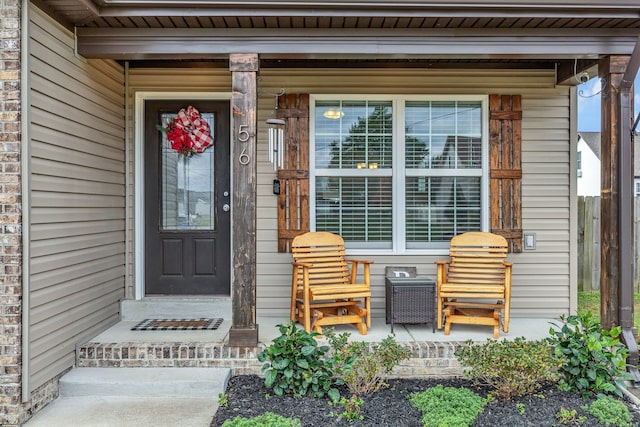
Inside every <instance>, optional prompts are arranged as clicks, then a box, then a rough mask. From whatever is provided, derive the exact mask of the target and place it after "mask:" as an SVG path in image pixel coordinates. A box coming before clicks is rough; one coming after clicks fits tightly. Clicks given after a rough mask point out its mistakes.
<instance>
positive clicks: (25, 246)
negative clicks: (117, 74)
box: [20, 0, 31, 402]
mask: <svg viewBox="0 0 640 427" xmlns="http://www.w3.org/2000/svg"><path fill="white" fill-rule="evenodd" d="M29 3H30V2H29V0H22V2H21V10H20V12H21V13H20V15H21V16H20V27H21V28H20V134H21V135H20V176H21V180H20V181H21V182H20V198H21V213H22V227H21V229H22V319H21V322H22V355H21V356H22V372H21V376H20V383H21V384H20V386H21V389H22V402H28V401H29V400H30V399H31V390H30V384H29V378H30V376H31V369H30V364H31V355H30V352H29V341H30V336H29V332H30V330H29V317H30V316H29V295H30V293H31V287H30V284H29V279H30V276H31V269H30V265H31V246H30V240H31V228H30V224H31V199H30V194H31V175H30V171H31V167H30V164H31V138H30V136H29V122H30V116H29V106H30V105H31V101H30V97H29Z"/></svg>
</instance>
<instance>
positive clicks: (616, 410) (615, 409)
mask: <svg viewBox="0 0 640 427" xmlns="http://www.w3.org/2000/svg"><path fill="white" fill-rule="evenodd" d="M585 409H586V411H587V412H589V413H590V414H591V415H593V416H594V417H596V418H597V419H598V421H600V422H601V423H602V424H604V425H606V426H618V427H629V426H631V419H632V416H631V413H630V412H629V408H627V405H625V404H624V403H622V402H620V401H619V400H616V399H614V398H612V397H610V396H605V397H601V398H598V399H596V401H595V402H593V403H592V404H591V405H589V406H588V407H587V408H585Z"/></svg>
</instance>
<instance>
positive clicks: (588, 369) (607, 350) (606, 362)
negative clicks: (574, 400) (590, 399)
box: [549, 311, 630, 397]
mask: <svg viewBox="0 0 640 427" xmlns="http://www.w3.org/2000/svg"><path fill="white" fill-rule="evenodd" d="M560 319H561V320H562V323H563V324H562V326H561V327H559V329H555V328H554V327H552V328H550V330H549V333H550V334H551V339H550V342H551V344H552V345H553V346H554V347H555V353H556V354H557V355H559V356H564V358H565V361H564V363H563V364H562V366H561V367H560V373H561V375H562V378H561V380H560V385H561V386H562V387H563V388H565V389H568V390H575V391H577V392H579V393H581V394H582V396H584V397H587V396H589V395H590V394H592V393H594V394H596V395H604V394H607V393H616V394H620V391H619V390H618V389H617V388H616V387H615V383H616V381H621V380H624V379H628V378H630V376H629V374H628V373H627V372H626V371H625V369H626V366H627V365H626V359H627V356H628V355H629V350H628V349H627V348H626V347H625V346H624V345H623V344H622V343H621V342H620V340H619V339H618V337H619V335H620V331H621V328H620V327H619V326H617V327H614V328H612V329H611V330H606V329H602V327H601V326H600V322H599V321H597V320H596V319H595V318H594V317H593V314H592V313H591V312H589V311H586V312H582V311H579V312H578V314H577V315H572V316H568V317H567V316H562V317H561V318H560ZM554 326H555V327H556V328H558V326H557V325H554Z"/></svg>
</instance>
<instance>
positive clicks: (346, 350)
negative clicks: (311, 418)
mask: <svg viewBox="0 0 640 427" xmlns="http://www.w3.org/2000/svg"><path fill="white" fill-rule="evenodd" d="M327 338H328V340H329V343H330V345H331V347H332V348H333V351H334V354H336V355H340V356H338V358H337V359H339V360H340V361H346V362H348V363H342V364H340V366H339V367H337V366H336V372H338V373H339V374H340V375H341V376H342V378H343V380H344V382H345V384H346V385H347V387H348V388H349V391H350V392H351V393H352V394H355V395H360V394H366V393H373V392H374V391H377V390H379V389H380V388H381V387H384V386H386V384H385V382H384V375H386V374H389V373H390V372H391V371H392V370H393V368H394V367H396V366H397V365H398V364H399V363H400V362H401V361H402V360H405V359H408V358H410V357H411V354H412V353H411V350H410V349H409V348H407V347H404V346H401V345H400V344H398V343H397V342H396V341H395V336H394V335H389V336H388V337H387V338H385V339H383V340H382V341H381V342H380V344H374V345H373V346H371V347H370V346H369V344H368V343H365V342H362V341H359V342H352V343H347V342H346V341H345V340H344V337H342V336H337V337H336V336H334V335H333V334H332V333H331V332H330V333H329V334H327ZM334 366H335V365H334Z"/></svg>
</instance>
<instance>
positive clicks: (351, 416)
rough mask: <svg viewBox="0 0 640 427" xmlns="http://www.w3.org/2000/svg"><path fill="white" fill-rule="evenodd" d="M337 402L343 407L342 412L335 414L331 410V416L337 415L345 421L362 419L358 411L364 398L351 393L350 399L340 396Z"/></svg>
mask: <svg viewBox="0 0 640 427" xmlns="http://www.w3.org/2000/svg"><path fill="white" fill-rule="evenodd" d="M338 404H340V405H342V406H343V407H344V412H342V413H340V414H336V413H335V412H333V411H332V412H331V416H338V417H340V418H342V419H345V420H347V421H355V420H364V415H362V413H361V412H360V408H361V407H362V405H363V404H364V400H363V399H361V398H359V397H358V396H356V395H355V394H354V395H352V396H351V398H350V399H347V398H345V397H343V398H341V399H340V401H339V402H338Z"/></svg>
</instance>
